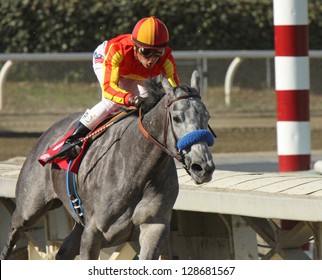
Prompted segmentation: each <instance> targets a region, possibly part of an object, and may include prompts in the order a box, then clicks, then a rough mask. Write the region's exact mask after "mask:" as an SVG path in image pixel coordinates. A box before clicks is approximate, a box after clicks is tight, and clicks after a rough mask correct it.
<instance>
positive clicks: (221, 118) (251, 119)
mask: <svg viewBox="0 0 322 280" xmlns="http://www.w3.org/2000/svg"><path fill="white" fill-rule="evenodd" d="M62 117H63V115H55V114H51V115H44V114H27V115H26V114H24V115H19V114H0V160H6V159H8V158H12V157H16V156H26V154H27V153H28V151H29V150H30V148H31V147H32V146H33V145H34V144H35V143H36V141H37V139H38V138H39V137H40V135H41V134H42V133H43V132H44V131H45V130H46V129H48V128H49V127H50V126H51V125H52V124H53V123H54V122H55V121H57V120H59V119H60V118H62ZM211 126H212V128H213V129H214V130H215V132H216V134H217V136H218V138H217V139H216V143H215V146H214V147H213V148H212V152H214V153H242V152H247V153H248V152H267V151H276V129H275V126H276V119H275V117H274V116H269V117H260V116H256V115H246V114H240V115H238V114H233V115H232V114H229V115H228V114H217V115H216V116H215V117H213V118H212V119H211ZM311 147H312V150H321V149H322V117H314V118H311Z"/></svg>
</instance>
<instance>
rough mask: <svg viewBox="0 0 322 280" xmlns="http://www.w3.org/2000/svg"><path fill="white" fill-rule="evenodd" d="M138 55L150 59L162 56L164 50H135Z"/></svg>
mask: <svg viewBox="0 0 322 280" xmlns="http://www.w3.org/2000/svg"><path fill="white" fill-rule="evenodd" d="M137 51H138V53H139V54H141V55H143V56H144V57H145V58H150V57H152V56H155V57H161V56H162V55H163V54H164V49H159V50H153V49H145V48H140V47H139V48H137Z"/></svg>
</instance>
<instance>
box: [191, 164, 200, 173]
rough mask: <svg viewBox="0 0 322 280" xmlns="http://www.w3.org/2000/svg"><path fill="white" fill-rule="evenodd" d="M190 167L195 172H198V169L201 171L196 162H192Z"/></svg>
mask: <svg viewBox="0 0 322 280" xmlns="http://www.w3.org/2000/svg"><path fill="white" fill-rule="evenodd" d="M191 169H192V170H193V171H195V172H200V171H202V167H201V166H200V165H199V164H196V163H194V164H192V165H191Z"/></svg>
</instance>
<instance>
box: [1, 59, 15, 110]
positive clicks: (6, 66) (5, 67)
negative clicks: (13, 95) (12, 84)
mask: <svg viewBox="0 0 322 280" xmlns="http://www.w3.org/2000/svg"><path fill="white" fill-rule="evenodd" d="M12 65H13V62H12V60H8V61H6V63H5V64H4V65H3V66H2V68H1V71H0V110H2V107H3V91H4V90H3V89H4V81H5V79H6V77H7V75H8V72H9V69H10V67H11V66H12Z"/></svg>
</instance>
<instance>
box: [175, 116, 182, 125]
mask: <svg viewBox="0 0 322 280" xmlns="http://www.w3.org/2000/svg"><path fill="white" fill-rule="evenodd" d="M173 120H174V121H175V122H176V123H181V122H182V119H181V117H180V116H179V115H177V116H174V117H173Z"/></svg>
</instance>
